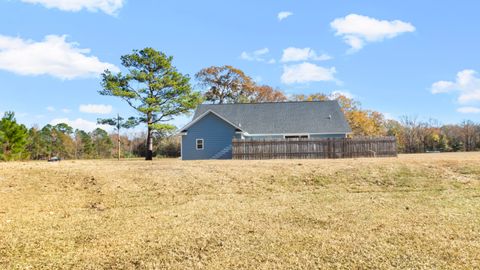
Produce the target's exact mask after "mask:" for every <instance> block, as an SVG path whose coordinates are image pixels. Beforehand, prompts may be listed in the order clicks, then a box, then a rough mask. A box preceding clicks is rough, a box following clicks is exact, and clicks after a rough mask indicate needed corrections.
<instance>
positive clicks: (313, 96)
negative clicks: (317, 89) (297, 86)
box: [291, 93, 330, 101]
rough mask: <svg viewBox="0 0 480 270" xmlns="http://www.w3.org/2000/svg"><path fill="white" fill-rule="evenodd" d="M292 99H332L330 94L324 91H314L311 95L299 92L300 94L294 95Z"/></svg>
mask: <svg viewBox="0 0 480 270" xmlns="http://www.w3.org/2000/svg"><path fill="white" fill-rule="evenodd" d="M291 100H292V101H325V100H330V98H329V96H328V95H326V94H323V93H314V94H310V95H304V94H299V95H294V96H293V97H292V98H291Z"/></svg>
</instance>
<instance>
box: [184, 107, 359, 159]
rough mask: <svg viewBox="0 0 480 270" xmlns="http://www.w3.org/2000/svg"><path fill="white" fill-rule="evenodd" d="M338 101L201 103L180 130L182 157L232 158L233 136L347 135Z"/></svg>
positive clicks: (292, 136) (256, 138)
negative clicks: (189, 120) (188, 121)
mask: <svg viewBox="0 0 480 270" xmlns="http://www.w3.org/2000/svg"><path fill="white" fill-rule="evenodd" d="M349 133H351V129H350V127H349V125H348V123H347V121H346V119H345V116H344V114H343V112H342V111H341V110H340V106H339V104H338V102H337V101H311V102H277V103H241V104H238V103H237V104H218V105H213V104H202V105H200V106H198V108H197V109H196V111H195V115H194V116H193V119H192V121H191V122H190V123H189V124H188V125H186V126H185V127H184V128H182V129H181V130H180V134H181V135H182V149H181V155H182V159H183V160H198V159H231V158H232V139H234V138H237V139H245V140H263V139H289V138H312V139H313V138H345V137H346V136H347V135H348V134H349Z"/></svg>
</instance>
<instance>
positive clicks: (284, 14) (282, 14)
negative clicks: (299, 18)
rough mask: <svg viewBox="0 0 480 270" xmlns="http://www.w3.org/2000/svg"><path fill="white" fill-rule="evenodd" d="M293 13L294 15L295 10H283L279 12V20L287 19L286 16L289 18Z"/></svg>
mask: <svg viewBox="0 0 480 270" xmlns="http://www.w3.org/2000/svg"><path fill="white" fill-rule="evenodd" d="M292 15H293V12H291V11H282V12H279V13H278V15H277V18H278V20H279V21H283V20H285V19H286V18H288V17H290V16H292Z"/></svg>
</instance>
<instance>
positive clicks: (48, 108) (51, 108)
mask: <svg viewBox="0 0 480 270" xmlns="http://www.w3.org/2000/svg"><path fill="white" fill-rule="evenodd" d="M46 109H47V111H49V112H54V111H55V108H54V107H52V106H48V107H47V108H46Z"/></svg>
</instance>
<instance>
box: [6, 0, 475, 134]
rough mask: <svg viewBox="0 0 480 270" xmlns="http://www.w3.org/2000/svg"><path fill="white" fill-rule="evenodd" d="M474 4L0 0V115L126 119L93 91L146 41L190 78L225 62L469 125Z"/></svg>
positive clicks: (390, 110)
mask: <svg viewBox="0 0 480 270" xmlns="http://www.w3.org/2000/svg"><path fill="white" fill-rule="evenodd" d="M478 10H480V2H478V1H467V0H463V1H459V0H456V1H449V0H445V1H432V0H423V1H413V0H401V1H400V0H399V1H374V0H372V1H360V0H337V1H314V0H311V1H302V0H295V1H294V0H262V1H253V0H243V1H219V0H217V1H214V0H210V1H193V0H192V1H181V0H175V1H173V0H169V1H166V0H158V1H153V0H135V1H133V0H126V1H125V0H75V1H70V0H0V81H1V86H0V93H1V98H0V112H2V111H7V110H13V111H15V112H16V113H17V118H18V120H19V121H21V122H22V123H25V124H27V125H28V126H31V125H33V124H38V125H44V124H47V123H56V122H59V121H61V122H68V123H69V124H71V125H73V126H74V127H78V128H84V129H87V130H88V129H91V128H93V127H94V122H95V121H96V119H97V118H98V117H110V116H113V115H115V114H116V113H117V112H118V113H120V114H122V115H125V116H129V115H134V114H135V112H134V111H133V110H132V109H130V108H129V107H128V106H127V105H125V104H124V103H122V102H121V101H120V100H117V99H115V98H113V97H103V96H100V95H99V94H98V93H97V91H98V90H100V80H99V77H98V74H99V73H100V72H101V71H102V70H103V69H104V68H109V69H112V70H119V69H121V65H120V60H119V58H120V56H121V55H123V54H127V53H130V52H131V51H132V50H133V49H141V48H144V47H153V48H156V49H158V50H161V51H163V52H165V53H167V54H169V55H172V56H174V64H175V65H176V66H177V68H178V69H179V70H180V71H181V72H183V73H186V74H190V75H191V76H192V77H193V75H194V74H195V73H196V72H197V71H198V70H200V69H201V68H203V67H207V66H211V65H225V64H229V65H233V66H236V67H238V68H240V69H242V70H244V71H245V72H246V73H247V74H248V75H250V76H251V77H252V78H254V79H255V80H257V81H258V82H259V83H262V84H268V85H271V86H274V87H278V88H280V89H282V90H283V91H285V92H286V93H287V94H309V93H314V92H325V93H331V92H335V91H341V92H344V93H348V94H351V95H353V96H354V97H355V98H356V99H358V100H359V101H360V102H361V103H362V105H363V107H364V108H368V109H373V110H377V111H380V112H383V113H385V114H386V115H387V116H388V117H393V118H398V117H400V116H402V115H410V116H418V117H419V118H421V119H425V120H427V119H429V118H434V119H437V120H439V121H440V122H442V123H454V122H460V121H462V120H464V119H471V120H474V121H478V120H479V119H480V74H477V71H479V72H480V54H479V53H478V44H480V28H479V27H478V26H479V25H480V16H478ZM199 90H200V89H199ZM187 121H188V116H187V117H185V116H184V117H179V118H177V119H176V120H175V121H174V124H176V125H177V126H182V125H183V124H185V123H186V122H187Z"/></svg>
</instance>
